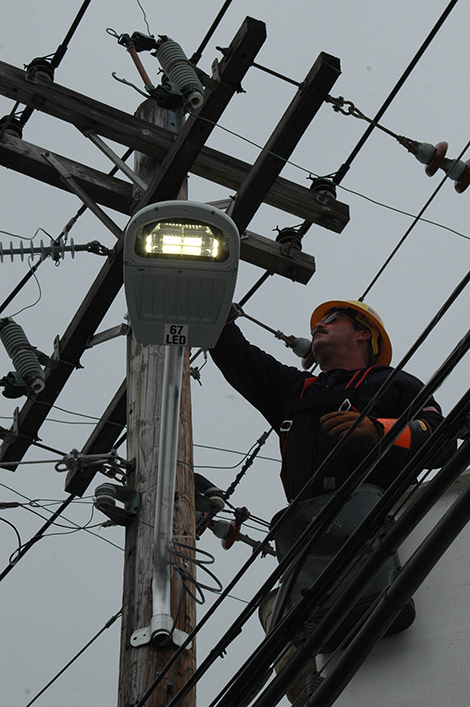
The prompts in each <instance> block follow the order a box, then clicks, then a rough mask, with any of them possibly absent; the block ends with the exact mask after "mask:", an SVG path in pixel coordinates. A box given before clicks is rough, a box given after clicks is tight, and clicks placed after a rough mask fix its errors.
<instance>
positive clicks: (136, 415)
mask: <svg viewBox="0 0 470 707" xmlns="http://www.w3.org/2000/svg"><path fill="white" fill-rule="evenodd" d="M138 115H139V117H140V118H143V119H145V120H147V121H148V122H149V123H153V124H155V125H159V126H160V127H163V128H166V129H168V130H172V131H173V132H179V130H180V129H181V123H182V110H181V109H178V110H176V111H170V110H163V109H160V108H158V106H157V104H156V103H155V101H150V100H149V101H146V102H145V103H143V104H142V106H140V108H139V111H138ZM158 166H159V163H158V161H157V160H155V159H154V158H151V157H148V156H147V155H143V154H137V155H136V162H135V172H136V174H137V176H138V177H140V179H142V180H143V181H144V182H145V183H147V184H149V183H150V182H151V180H152V178H153V175H154V174H155V171H156V168H157V167H158ZM179 198H181V199H185V198H187V183H186V181H185V183H184V185H183V186H182V189H181V191H180V193H179ZM188 353H189V352H188V351H186V355H185V362H184V370H183V380H182V386H181V390H182V393H181V408H180V422H179V430H176V429H175V430H174V434H178V453H177V458H178V464H177V472H176V485H175V506H174V514H173V539H174V541H177V542H181V543H182V544H184V545H190V546H194V544H195V531H194V528H195V523H194V480H193V470H192V426H191V401H190V377H189V355H188ZM164 357H165V347H163V346H156V345H148V346H143V345H141V344H139V343H138V342H137V341H136V339H135V338H134V336H132V335H130V336H129V338H128V372H127V391H128V393H127V396H128V397H127V409H128V458H129V459H133V460H135V467H134V470H133V471H132V472H131V473H130V475H129V486H130V487H131V488H133V489H135V490H136V491H137V492H138V493H139V496H140V509H139V511H138V515H137V518H136V519H135V521H133V522H132V523H131V524H130V525H129V526H128V527H127V529H126V547H125V566H124V586H123V607H124V608H123V618H122V632H121V657H120V676H119V698H118V707H130V705H133V704H136V703H137V702H138V701H139V699H140V698H141V697H142V696H143V694H144V693H145V692H146V690H147V689H148V688H149V686H150V685H151V684H152V682H153V681H154V679H155V677H156V675H157V674H158V673H159V672H160V671H161V670H162V669H163V667H164V666H165V665H166V663H167V662H168V660H169V659H170V658H171V656H172V655H173V653H174V651H175V648H174V646H172V645H170V646H166V647H163V648H162V647H157V646H155V645H154V644H153V643H152V642H149V643H145V644H144V645H139V646H137V647H136V646H134V645H132V643H131V639H132V636H133V634H134V632H135V631H138V630H140V629H142V628H144V627H147V626H149V624H150V622H151V619H152V615H153V609H152V576H153V565H154V563H153V558H152V547H153V544H154V528H153V526H154V525H155V496H156V485H157V484H156V482H157V475H158V473H159V470H158V468H157V467H158V455H159V441H160V439H159V433H160V425H161V411H162V387H163V368H164V366H163V364H164ZM184 552H185V553H187V554H189V551H188V550H187V549H185V550H184ZM188 569H189V570H190V571H191V567H189V568H188ZM179 591H180V587H179V583H178V582H177V581H175V579H174V578H173V582H172V591H171V594H172V596H171V604H172V614H171V615H172V617H173V618H174V617H176V615H177V612H178V604H179V603H180V602H179V600H180V597H179ZM195 620H196V609H195V602H194V600H193V599H192V598H191V597H190V596H189V594H186V596H185V597H183V600H182V602H181V604H180V616H179V619H178V623H177V628H178V629H179V630H180V631H183V632H184V633H186V634H188V633H189V632H190V631H191V630H192V628H193V627H194V625H195ZM195 662H196V658H195V647H194V646H193V647H191V648H188V649H186V651H185V652H184V654H183V655H182V656H181V658H180V659H179V661H178V663H177V665H176V668H175V669H174V673H173V672H172V674H171V675H170V676H168V678H167V679H166V680H164V681H163V682H162V683H160V685H159V686H158V688H157V689H156V690H155V691H154V693H153V694H152V695H151V697H149V699H148V701H147V707H160V705H164V704H166V703H167V702H168V701H169V698H170V696H171V693H173V692H177V691H178V690H179V689H180V687H181V686H182V685H183V684H184V683H185V682H186V680H187V679H188V677H189V675H190V674H191V673H192V672H193V671H194V669H195ZM184 704H185V707H195V695H194V693H193V694H191V695H189V696H188V697H187V699H186V701H185V703H184Z"/></svg>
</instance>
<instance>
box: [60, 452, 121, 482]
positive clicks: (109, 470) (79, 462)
mask: <svg viewBox="0 0 470 707" xmlns="http://www.w3.org/2000/svg"><path fill="white" fill-rule="evenodd" d="M93 467H99V468H98V469H95V470H96V471H99V472H100V473H101V474H104V475H105V476H109V477H110V478H112V479H115V480H116V481H119V482H120V483H121V484H125V483H126V480H127V472H128V471H131V469H133V467H134V462H133V461H132V462H129V461H127V460H126V459H122V458H121V457H119V456H118V454H117V451H116V450H115V449H112V450H111V451H110V452H108V453H107V454H81V453H80V452H79V451H78V449H72V451H71V452H70V454H66V455H65V457H64V458H63V459H62V461H60V462H58V463H57V464H56V465H55V467H54V468H55V470H56V471H58V472H61V473H63V472H65V471H68V472H74V473H79V474H84V473H85V472H86V471H88V470H90V469H92V468H93Z"/></svg>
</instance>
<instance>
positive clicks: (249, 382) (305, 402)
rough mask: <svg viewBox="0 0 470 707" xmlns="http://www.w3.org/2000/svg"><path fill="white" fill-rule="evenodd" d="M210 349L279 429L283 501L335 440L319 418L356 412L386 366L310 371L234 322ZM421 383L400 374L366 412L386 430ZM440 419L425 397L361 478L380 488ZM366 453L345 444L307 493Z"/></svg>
mask: <svg viewBox="0 0 470 707" xmlns="http://www.w3.org/2000/svg"><path fill="white" fill-rule="evenodd" d="M210 353H211V355H212V358H213V360H214V362H215V364H216V365H217V366H218V368H219V369H220V370H221V372H222V373H223V375H224V377H225V378H226V380H227V381H228V382H229V383H230V385H232V386H233V387H234V388H235V390H237V391H238V392H239V393H240V394H241V395H243V397H244V398H246V400H248V401H249V402H250V403H251V404H252V405H253V406H254V407H255V408H256V409H257V410H259V412H260V413H261V414H262V415H263V416H264V417H265V418H266V420H267V421H268V422H269V424H270V425H271V426H272V427H273V429H274V430H275V431H276V432H277V433H278V435H279V438H280V447H281V455H282V460H283V464H282V471H281V477H282V481H283V484H284V488H285V491H286V495H287V498H288V500H291V499H293V498H294V497H295V496H296V495H297V494H298V493H299V491H300V490H301V489H302V488H303V487H304V485H305V483H306V482H307V481H308V480H309V479H310V478H311V476H312V475H313V473H314V472H315V471H316V469H318V467H319V466H320V464H321V462H322V461H323V460H324V459H325V458H326V456H327V455H328V454H329V452H330V451H331V450H332V449H333V447H334V446H335V443H336V442H335V441H333V440H332V439H331V438H330V437H329V436H328V435H327V434H326V433H325V432H324V431H323V430H322V428H321V424H320V422H319V420H320V417H321V416H322V415H324V414H325V413H327V412H331V411H333V410H339V409H340V408H341V407H342V409H344V408H347V407H349V406H351V407H350V409H351V410H356V411H358V412H361V411H362V410H363V409H364V407H365V406H366V404H367V403H368V402H369V401H370V400H371V398H372V397H373V396H374V394H375V393H376V392H377V390H378V389H379V388H380V387H381V385H382V384H383V383H384V381H385V380H386V379H387V377H388V376H389V374H390V372H391V371H392V370H393V369H392V368H390V367H389V366H374V367H372V368H370V369H362V370H360V371H346V370H342V369H335V370H331V371H328V372H326V373H320V375H319V376H318V377H316V376H313V375H312V374H311V373H308V372H305V371H300V370H299V369H298V368H295V367H293V366H287V365H285V364H282V363H280V362H279V361H277V360H276V359H275V358H274V357H273V356H271V355H270V354H267V353H266V352H265V351H262V350H261V349H259V348H258V347H257V346H254V345H253V344H250V343H249V342H248V341H247V340H246V339H245V338H244V336H243V334H242V333H241V331H240V329H239V328H238V327H237V325H236V324H234V323H233V322H232V323H229V324H227V325H226V327H225V328H224V330H223V332H222V335H221V337H220V339H219V341H218V343H217V345H216V347H215V348H214V349H213V350H212V351H211V352H210ZM422 387H423V383H422V382H421V381H420V380H419V379H418V378H415V377H414V376H412V375H410V374H408V373H404V372H400V373H399V374H398V376H397V377H396V379H395V380H394V382H393V383H392V385H391V386H390V387H389V388H388V390H387V391H386V392H385V394H384V395H382V396H381V398H380V399H379V400H378V402H377V403H376V404H375V405H374V407H373V408H372V410H371V411H370V413H369V416H370V417H372V418H373V419H374V418H378V419H379V420H381V419H384V424H385V429H387V428H388V427H389V426H390V424H391V423H392V422H393V420H394V419H396V418H397V417H399V416H400V414H401V413H402V412H403V411H404V410H405V409H406V408H407V407H408V405H409V404H410V403H411V401H412V400H413V399H414V398H415V397H416V395H417V393H418V392H419V391H420V390H421V388H422ZM441 420H442V413H441V409H440V407H439V405H438V404H437V403H436V401H435V400H434V399H433V398H430V399H429V401H428V402H427V403H426V405H425V406H424V407H423V409H422V410H421V411H420V412H419V414H418V415H416V417H415V420H414V421H413V422H411V423H410V425H409V427H408V429H407V430H406V434H404V435H402V436H401V437H400V438H399V440H397V442H396V443H395V445H394V447H393V448H392V449H391V450H390V451H389V452H388V453H387V454H386V455H385V456H384V458H383V459H382V460H381V461H380V462H379V463H378V465H377V466H376V467H375V469H374V470H373V472H372V473H371V474H370V475H369V477H368V478H367V481H368V482H369V483H373V484H376V485H377V486H380V487H381V488H387V486H389V485H390V484H391V483H392V481H393V480H394V478H395V477H396V475H397V473H398V472H399V471H400V469H401V468H403V466H404V465H405V463H406V462H407V461H409V459H411V457H412V456H413V455H414V454H415V452H416V451H417V449H418V448H419V447H420V446H421V445H422V444H423V442H424V441H425V440H426V439H427V438H428V437H429V435H430V434H431V432H433V431H434V430H435V429H436V427H437V426H438V425H439V423H440V422H441ZM389 421H391V422H389ZM377 424H378V425H379V426H380V425H381V423H380V422H378V423H377ZM368 451H369V450H367V449H366V448H365V447H364V446H363V445H362V444H360V443H359V442H356V441H354V440H352V441H350V442H348V443H347V444H346V445H344V447H343V449H342V450H341V451H340V452H339V454H336V455H335V457H334V459H332V460H331V462H330V463H329V465H328V466H327V468H325V469H324V470H323V471H322V473H321V476H320V477H319V478H317V479H316V480H315V482H314V484H313V486H312V489H311V492H310V494H309V495H312V496H319V495H321V494H323V493H327V492H330V491H333V490H335V489H336V488H339V486H341V484H342V483H343V481H344V480H345V479H346V478H347V477H348V476H349V475H350V474H351V472H352V471H353V470H354V469H355V468H356V467H357V465H358V464H359V463H360V462H361V461H362V460H363V459H364V458H365V457H366V456H367V454H368Z"/></svg>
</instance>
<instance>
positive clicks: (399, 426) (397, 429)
mask: <svg viewBox="0 0 470 707" xmlns="http://www.w3.org/2000/svg"><path fill="white" fill-rule="evenodd" d="M469 281H470V271H469V272H468V273H467V275H466V276H465V277H464V278H463V279H462V280H461V282H460V283H459V284H458V285H457V287H456V288H455V289H454V291H453V292H452V294H451V295H450V296H449V297H448V299H447V300H446V301H445V303H444V304H443V305H442V307H441V309H440V310H439V311H438V312H437V314H436V315H435V316H434V317H433V319H432V320H431V322H430V323H429V325H428V326H427V327H426V328H425V330H424V331H423V333H422V334H421V336H420V337H418V339H417V341H416V342H415V344H414V345H413V346H412V347H411V349H410V350H409V351H408V353H407V354H406V355H405V356H404V358H403V359H402V360H401V361H400V363H399V364H398V366H397V367H396V368H395V369H394V371H392V373H391V375H390V376H389V378H388V379H387V381H385V383H384V385H383V386H382V387H381V388H380V390H379V391H377V394H376V395H375V396H374V398H373V399H372V400H371V401H370V404H369V405H368V406H367V407H366V408H365V409H364V411H363V412H362V413H361V415H360V416H359V418H358V420H357V421H356V423H355V424H354V425H353V426H352V427H351V428H350V430H349V431H348V432H347V433H346V435H344V437H343V438H342V439H341V440H340V441H339V442H338V444H337V445H336V446H335V448H334V450H333V451H332V452H331V453H330V454H329V455H328V457H327V458H326V459H325V460H324V462H323V463H322V465H321V466H320V468H319V469H318V470H317V474H318V473H321V471H322V470H323V468H324V467H325V466H326V465H327V464H329V463H330V461H331V458H332V457H333V456H334V454H336V453H337V452H338V451H339V450H340V449H342V448H343V446H344V444H345V443H346V441H347V439H348V438H349V436H350V435H351V434H352V433H353V432H354V430H355V429H356V427H357V426H358V425H359V424H360V422H361V421H362V420H363V419H364V417H365V416H366V415H367V414H368V412H369V411H370V409H371V408H372V407H373V405H375V404H376V401H377V399H378V398H379V397H380V396H381V395H382V394H383V393H384V392H385V390H387V389H388V387H389V386H390V385H391V383H392V382H393V380H394V379H395V378H396V375H398V372H399V371H401V370H402V368H403V367H404V366H405V365H406V363H407V362H408V360H409V359H410V358H411V356H412V355H413V354H414V353H415V351H416V350H417V349H418V348H419V346H421V344H422V343H423V341H424V340H425V339H426V337H427V336H428V335H429V334H430V332H431V331H432V330H433V328H434V327H435V326H436V325H437V323H438V322H439V321H440V319H441V318H442V317H443V316H444V314H445V312H446V311H447V310H448V309H449V307H450V306H451V304H452V303H453V302H454V300H455V299H456V298H457V297H458V295H459V294H460V293H461V291H462V290H463V289H464V287H465V286H466V285H467V284H468V282H469ZM467 339H468V335H467ZM466 345H467V340H465V343H464V342H460V344H459V345H458V346H457V347H456V348H455V349H454V351H453V352H452V354H451V356H452V357H453V361H452V363H449V359H450V358H451V356H450V357H449V358H448V359H447V360H446V362H445V365H444V364H443V367H441V369H440V370H439V371H438V372H437V373H436V374H435V376H434V377H433V378H432V379H431V381H430V382H428V383H427V384H426V385H425V386H424V388H423V389H422V391H421V392H420V394H419V395H418V396H417V398H416V399H415V401H416V400H417V399H419V401H420V405H421V402H422V403H423V404H424V402H425V400H422V396H423V395H424V394H425V395H426V396H427V398H428V397H429V395H430V394H431V395H432V392H430V390H431V387H432V386H431V385H430V383H431V382H433V383H435V382H436V380H437V379H438V378H439V377H442V375H443V370H442V369H443V368H445V371H444V375H448V374H449V372H450V371H449V370H448V369H449V366H451V368H453V367H454V366H455V365H456V362H457V360H460V358H459V356H460V357H461V356H462V355H463V353H465V351H466ZM441 382H442V381H440V382H439V384H440V383H441ZM423 391H424V393H423ZM427 398H426V399H427ZM412 405H413V404H412ZM421 406H422V405H421ZM410 407H411V406H410ZM416 412H417V411H416ZM409 414H410V413H409V412H408V410H407V411H405V413H403V415H401V416H400V417H399V418H398V420H397V422H396V424H395V426H394V429H393V430H391V431H390V432H388V433H387V435H385V437H384V438H383V440H382V443H381V444H380V445H378V447H379V449H378V450H372V451H371V452H370V453H369V454H368V456H367V457H366V458H365V459H364V461H363V463H362V464H361V465H360V467H359V468H358V470H356V471H357V472H358V475H361V474H362V475H364V471H365V470H367V473H370V471H371V469H369V467H370V466H372V465H371V462H372V461H373V462H374V464H373V466H375V463H377V461H378V460H379V459H380V458H381V455H383V454H385V453H386V452H387V451H388V449H389V448H390V447H391V446H392V445H393V442H394V441H395V439H396V437H398V436H399V435H400V434H401V432H402V431H403V429H404V427H405V426H406V424H407V416H408V415H409ZM375 457H377V458H375ZM355 475H356V473H355ZM313 481H314V478H312V479H311V480H310V481H309V482H307V484H306V485H305V486H304V488H303V489H302V491H301V492H300V493H299V494H298V496H297V497H296V498H295V499H294V501H293V502H292V503H291V504H290V506H289V507H288V508H287V509H286V512H285V513H284V514H283V516H282V518H281V519H280V520H279V521H278V523H277V524H276V526H275V527H274V528H272V529H271V531H270V532H269V533H268V535H267V536H266V537H265V538H264V540H263V541H261V542H260V545H259V547H258V548H257V549H255V550H254V551H253V554H252V555H251V557H250V558H249V559H248V560H247V562H246V563H245V564H244V566H243V567H242V568H241V570H240V571H239V572H238V573H237V575H236V576H235V577H234V579H233V580H232V581H231V582H230V583H229V585H228V586H227V587H226V588H225V590H224V591H223V592H222V594H221V595H220V596H219V598H218V599H217V600H216V602H215V603H214V604H213V606H212V607H211V609H209V611H208V612H207V613H206V614H205V616H204V617H203V618H202V619H201V621H200V622H199V624H198V625H197V626H196V627H195V629H194V630H193V631H192V632H191V634H190V635H189V636H188V638H187V639H186V641H185V643H184V644H183V646H181V647H180V648H179V649H178V651H177V652H176V653H175V655H174V656H173V657H172V658H171V659H170V660H169V662H168V663H167V665H166V666H165V668H164V669H163V670H162V672H161V673H160V675H159V676H158V677H157V678H156V679H155V681H154V682H153V683H152V685H151V686H150V687H149V689H148V690H147V692H146V693H145V694H144V695H143V697H142V698H141V699H140V701H139V702H138V703H137V705H136V706H135V707H143V705H144V704H145V702H146V701H147V699H148V698H149V697H150V695H151V694H152V692H153V691H154V690H155V689H156V687H157V686H158V684H159V683H160V682H161V680H162V679H163V677H164V675H165V672H166V671H168V670H169V668H170V667H171V666H172V665H173V662H174V661H175V660H177V659H178V658H179V655H180V654H181V652H182V651H183V650H184V648H185V646H186V645H187V643H189V641H190V640H192V638H193V637H194V636H195V635H196V634H197V633H198V632H199V630H200V629H201V628H202V627H203V626H204V625H205V624H206V623H207V621H208V620H209V618H210V616H211V615H212V614H213V613H214V612H215V610H216V609H217V608H218V606H219V605H220V603H221V602H222V601H223V599H225V597H226V596H227V594H228V593H229V592H230V591H231V590H232V589H233V587H234V586H235V585H236V584H237V582H238V581H239V579H240V578H241V577H242V576H243V575H244V574H245V573H246V571H247V569H248V568H249V567H250V566H251V564H252V563H253V562H254V560H255V559H256V558H257V557H258V555H259V554H261V552H262V550H263V549H264V547H265V546H266V545H267V543H268V542H269V541H270V540H271V539H272V537H273V536H274V533H275V532H277V530H278V528H279V527H280V525H281V523H282V522H285V521H286V520H287V518H288V517H289V516H290V514H291V513H292V511H293V509H294V508H296V507H297V505H298V504H299V503H300V501H301V500H302V499H303V497H304V495H305V493H306V491H308V489H309V488H310V486H311V484H312V483H313ZM352 483H354V481H352ZM359 483H360V482H359ZM348 493H349V489H348ZM346 500H347V499H346V498H345V499H344V500H343V505H344V503H345V501H346ZM332 501H334V499H332ZM339 503H340V504H341V499H340V501H339ZM325 509H326V510H325ZM325 509H324V511H325V512H323V511H322V512H321V513H320V515H319V517H318V519H317V520H318V521H319V522H318V524H315V525H316V527H315V530H316V531H317V534H316V535H313V537H312V536H310V537H309V534H308V531H306V532H305V533H304V535H307V537H306V538H305V539H304V535H303V536H302V537H301V538H299V540H298V541H297V543H296V545H294V547H293V548H292V550H291V553H289V554H288V555H287V556H286V558H284V560H283V561H282V562H281V563H279V565H278V567H277V569H276V570H274V572H273V573H272V574H271V576H270V578H269V579H268V580H267V581H266V582H265V583H264V584H263V586H262V587H261V588H260V590H259V591H258V592H257V593H256V594H255V596H254V598H253V599H252V601H251V602H250V603H249V604H248V606H247V607H246V609H245V610H244V611H243V612H242V614H241V615H240V617H239V619H238V620H237V621H236V622H235V623H234V624H233V625H232V627H231V628H230V629H229V630H228V631H227V632H226V634H225V636H224V637H223V638H222V639H221V640H220V641H219V644H222V643H223V642H224V640H225V641H226V643H224V646H225V645H228V643H230V642H231V640H233V638H235V636H236V635H238V633H239V631H240V630H241V629H240V626H241V625H243V624H244V623H245V621H246V620H248V618H249V617H250V616H251V615H252V613H253V611H254V610H255V609H256V606H257V605H258V604H259V602H260V601H261V599H262V598H263V597H264V596H265V595H266V593H267V592H268V591H269V590H270V589H271V587H272V586H273V585H274V583H275V582H276V581H277V579H279V577H280V576H281V575H282V573H283V572H284V570H285V569H286V567H287V565H288V564H289V563H290V562H291V561H292V559H293V558H294V556H296V555H297V554H298V552H299V551H300V549H301V547H302V542H303V541H304V540H305V541H308V542H309V544H310V543H311V542H313V540H315V539H316V537H317V536H318V535H319V534H320V533H321V532H323V527H324V526H325V527H326V526H327V525H328V524H329V523H330V522H332V520H333V517H334V515H336V514H337V513H338V511H339V510H340V507H338V504H334V503H331V502H329V503H328V504H327V506H326V507H325ZM322 516H323V517H322ZM221 650H223V649H221ZM220 652H221V651H215V653H214V652H212V654H211V656H209V657H208V658H206V660H205V661H204V662H203V663H202V664H201V665H200V667H199V668H198V669H197V671H196V673H194V676H193V678H194V680H193V679H190V680H189V681H188V683H187V689H188V690H190V689H192V685H193V684H195V682H197V680H198V679H199V677H200V676H201V675H202V674H203V673H204V672H206V670H207V669H208V668H209V667H210V665H211V664H212V662H213V661H214V660H215V659H216V657H217V655H218V654H219V653H220ZM175 699H176V698H175ZM173 704H177V703H173V702H172V705H173Z"/></svg>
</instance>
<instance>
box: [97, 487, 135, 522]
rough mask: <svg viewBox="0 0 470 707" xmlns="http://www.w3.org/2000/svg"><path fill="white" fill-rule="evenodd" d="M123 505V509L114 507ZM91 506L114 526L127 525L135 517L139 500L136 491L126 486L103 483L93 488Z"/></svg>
mask: <svg viewBox="0 0 470 707" xmlns="http://www.w3.org/2000/svg"><path fill="white" fill-rule="evenodd" d="M116 501H119V502H120V503H123V504H124V508H121V507H119V506H117V505H116ZM93 505H94V506H95V508H97V509H98V510H99V511H101V512H102V513H104V514H105V516H108V518H109V519H110V520H111V521H112V523H113V524H114V525H128V523H130V522H131V521H132V520H134V518H135V517H136V516H137V511H138V510H139V505H140V498H139V494H138V493H137V491H135V490H134V489H131V488H128V487H127V486H118V485H117V484H110V483H105V484H101V486H97V487H96V488H95V497H94V499H93Z"/></svg>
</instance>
